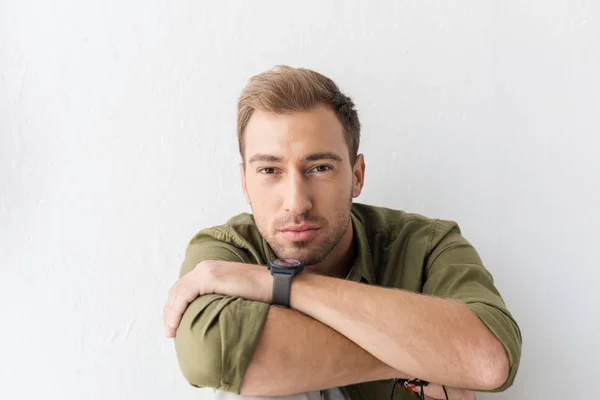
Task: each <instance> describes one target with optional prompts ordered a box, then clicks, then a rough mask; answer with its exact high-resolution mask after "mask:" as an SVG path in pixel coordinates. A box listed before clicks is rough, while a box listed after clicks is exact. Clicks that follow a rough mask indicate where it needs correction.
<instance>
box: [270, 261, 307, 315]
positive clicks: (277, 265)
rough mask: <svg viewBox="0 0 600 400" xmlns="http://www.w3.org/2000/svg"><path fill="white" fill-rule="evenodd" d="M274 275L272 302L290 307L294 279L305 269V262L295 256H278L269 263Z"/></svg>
mask: <svg viewBox="0 0 600 400" xmlns="http://www.w3.org/2000/svg"><path fill="white" fill-rule="evenodd" d="M267 267H268V268H269V271H271V275H273V298H272V300H271V304H275V305H278V306H281V307H287V308H289V307H290V289H291V287H292V279H294V277H295V276H296V275H298V274H299V273H300V272H302V271H304V264H302V262H301V261H298V260H295V259H293V258H277V259H275V260H273V261H269V263H268V264H267Z"/></svg>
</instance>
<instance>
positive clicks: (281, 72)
mask: <svg viewBox="0 0 600 400" xmlns="http://www.w3.org/2000/svg"><path fill="white" fill-rule="evenodd" d="M319 104H325V105H328V106H329V107H331V109H332V110H333V112H334V113H335V114H336V115H337V117H338V119H339V120H340V122H341V124H342V126H343V128H344V133H345V136H346V144H347V145H348V153H349V155H350V164H351V165H354V161H356V156H357V155H358V145H359V143H360V121H359V120H358V113H357V112H356V109H355V108H354V102H353V101H352V99H351V98H350V97H348V96H346V95H344V94H343V93H342V92H341V91H340V89H339V88H338V87H337V85H336V84H335V82H333V81H332V80H331V79H329V78H327V77H326V76H323V75H321V74H319V73H318V72H315V71H311V70H309V69H305V68H293V67H289V66H286V65H278V66H276V67H275V68H273V69H272V70H269V71H266V72H263V73H261V74H258V75H255V76H253V77H252V78H250V81H249V82H248V84H247V85H246V87H245V88H244V90H242V93H241V95H240V98H239V101H238V114H237V134H238V145H239V150H240V155H241V156H242V160H244V133H245V131H246V126H247V125H248V121H250V117H252V114H253V113H254V110H261V111H265V112H272V113H288V112H300V111H307V110H309V109H311V108H313V107H315V106H317V105H319Z"/></svg>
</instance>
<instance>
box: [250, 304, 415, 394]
mask: <svg viewBox="0 0 600 400" xmlns="http://www.w3.org/2000/svg"><path fill="white" fill-rule="evenodd" d="M406 377H407V375H406V374H403V373H401V372H399V371H396V370H394V369H393V368H392V367H390V366H389V365H387V364H385V363H383V362H381V361H380V360H378V359H377V358H375V357H373V356H372V355H371V354H370V353H368V352H367V351H365V350H363V349H362V348H361V347H359V346H358V345H356V344H355V343H354V342H352V341H351V340H349V339H348V338H346V337H344V336H343V335H341V334H340V333H338V332H336V331H335V330H333V329H331V328H330V327H328V326H326V325H324V324H322V323H321V322H319V321H316V320H314V319H312V318H310V317H307V316H306V315H304V314H302V313H299V312H297V311H295V310H290V309H284V308H280V307H275V306H273V307H270V309H269V313H268V315H267V319H266V322H265V324H264V327H263V330H262V334H261V337H260V339H259V341H258V343H257V345H256V348H255V350H254V354H253V357H252V361H251V363H250V365H249V367H248V369H247V371H246V374H245V375H244V379H243V383H242V388H241V393H242V394H243V395H249V396H251V395H252V396H285V395H290V394H295V393H303V392H310V391H313V390H321V389H327V388H331V387H338V386H346V385H351V384H355V383H361V382H368V381H375V380H382V379H392V378H406Z"/></svg>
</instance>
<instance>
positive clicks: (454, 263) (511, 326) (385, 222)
mask: <svg viewBox="0 0 600 400" xmlns="http://www.w3.org/2000/svg"><path fill="white" fill-rule="evenodd" d="M351 213H352V224H353V229H354V239H353V240H354V246H355V254H356V256H355V260H354V262H353V265H352V267H351V269H350V273H349V275H348V278H347V279H350V280H352V281H355V282H361V283H364V284H369V285H377V286H383V287H391V288H400V289H405V290H408V291H411V292H417V293H426V294H429V295H433V296H438V297H444V298H448V299H453V300H456V301H459V302H461V303H463V304H465V305H466V306H467V307H469V308H470V309H471V310H472V311H473V312H474V313H475V314H476V315H477V316H478V317H479V319H481V321H483V323H484V324H485V325H486V326H487V327H488V328H489V329H490V331H491V332H492V333H493V334H494V335H495V336H496V337H497V338H498V339H499V340H500V342H502V344H503V345H504V347H505V349H506V353H507V354H508V359H509V362H510V373H509V378H508V379H507V381H506V382H505V384H504V385H503V386H502V387H501V388H499V389H497V390H496V391H502V390H504V389H506V388H507V387H509V386H510V385H511V384H512V382H513V380H514V378H515V375H516V373H517V369H518V366H519V361H520V356H521V332H520V329H519V327H518V325H517V323H516V321H515V320H514V318H513V317H512V315H511V314H510V312H509V311H508V310H507V308H506V305H505V304H504V301H503V299H502V297H501V296H500V294H499V293H498V290H497V289H496V287H495V286H494V282H493V278H492V276H491V275H490V273H489V272H488V271H487V270H486V269H485V267H484V266H483V264H482V262H481V259H480V258H479V256H478V254H477V252H476V251H475V249H474V248H473V247H472V246H471V244H470V243H469V242H468V241H467V240H466V239H465V238H463V237H462V235H461V233H460V230H459V228H458V226H457V224H456V223H454V222H451V221H444V220H438V219H429V218H426V217H423V216H420V215H417V214H409V213H405V212H403V211H398V210H391V209H387V208H381V207H374V206H368V205H364V204H358V203H354V204H353V205H352V212H351ZM273 258H275V254H274V253H273V250H272V249H271V248H270V246H269V245H268V243H267V242H266V241H265V240H264V239H263V237H262V236H261V235H260V233H259V231H258V229H257V227H256V224H255V222H254V218H253V216H252V215H251V214H240V215H237V216H235V217H233V218H231V219H230V220H229V221H228V222H227V223H226V224H224V225H221V226H216V227H212V228H208V229H204V230H202V231H200V232H199V233H198V234H196V235H195V236H194V238H193V239H192V240H191V242H190V243H189V245H188V247H187V250H186V254H185V260H184V262H183V265H182V267H181V275H184V274H186V273H187V272H189V271H191V270H192V269H193V268H194V267H195V266H196V265H197V264H198V263H199V262H200V261H202V260H224V261H236V262H244V263H250V264H261V265H266V264H267V262H268V261H269V260H271V259H273ZM269 307H270V306H269V305H268V304H266V303H261V302H256V301H249V300H245V299H243V298H237V297H229V296H222V295H206V296H200V297H198V298H197V299H196V300H195V301H193V302H192V303H191V304H190V305H189V306H188V308H187V310H186V311H185V313H184V315H183V318H182V321H181V324H180V326H179V328H178V330H177V333H176V337H175V348H176V352H177V357H178V360H179V365H180V368H181V370H182V372H183V374H184V376H185V378H186V379H187V380H188V381H189V382H190V384H192V385H194V386H198V387H212V388H216V389H219V390H224V391H230V392H234V393H238V394H239V392H240V387H241V384H242V379H243V377H244V373H245V371H246V369H247V368H248V365H249V363H250V360H251V357H252V353H253V351H254V348H255V346H256V343H257V341H258V339H259V337H260V335H261V331H262V328H263V325H264V321H265V319H266V316H267V311H268V309H269ZM400 315H401V313H400V314H399V318H401V317H400ZM343 367H344V366H340V368H343ZM392 382H393V381H392V380H382V381H375V382H368V383H361V384H356V385H350V386H347V387H346V390H347V391H348V393H349V394H350V397H351V398H352V399H365V400H367V399H369V400H373V399H375V400H377V399H382V400H383V399H389V396H390V393H391V389H392ZM395 398H396V399H410V398H413V397H412V395H410V392H408V391H407V390H406V389H400V390H396V395H395Z"/></svg>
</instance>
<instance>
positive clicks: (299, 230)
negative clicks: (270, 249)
mask: <svg viewBox="0 0 600 400" xmlns="http://www.w3.org/2000/svg"><path fill="white" fill-rule="evenodd" d="M320 230H321V228H319V227H318V226H313V225H290V226H287V227H284V228H283V229H280V232H281V233H282V235H283V236H284V237H285V238H286V239H288V240H290V241H292V242H305V241H307V240H310V239H312V238H314V237H315V236H316V235H317V233H319V231H320Z"/></svg>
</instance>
